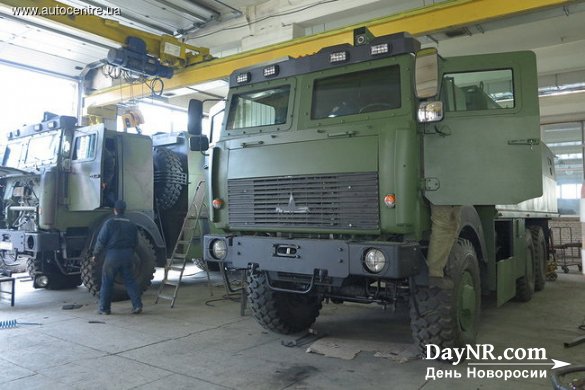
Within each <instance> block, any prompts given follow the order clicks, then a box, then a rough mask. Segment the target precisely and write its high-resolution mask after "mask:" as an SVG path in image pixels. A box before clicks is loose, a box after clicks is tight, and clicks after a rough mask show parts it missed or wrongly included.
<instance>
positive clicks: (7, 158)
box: [2, 142, 23, 168]
mask: <svg viewBox="0 0 585 390" xmlns="http://www.w3.org/2000/svg"><path fill="white" fill-rule="evenodd" d="M22 145H23V143H22V142H15V143H11V144H8V145H6V149H5V151H4V161H3V162H2V166H5V167H10V168H18V164H19V162H20V159H21V155H22V149H23V148H22Z"/></svg>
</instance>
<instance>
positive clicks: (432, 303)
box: [410, 239, 481, 352]
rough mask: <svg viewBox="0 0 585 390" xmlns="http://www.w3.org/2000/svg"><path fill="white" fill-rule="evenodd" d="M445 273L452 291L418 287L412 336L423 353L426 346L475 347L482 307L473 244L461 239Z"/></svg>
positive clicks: (453, 249)
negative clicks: (471, 345)
mask: <svg viewBox="0 0 585 390" xmlns="http://www.w3.org/2000/svg"><path fill="white" fill-rule="evenodd" d="M445 274H446V276H447V277H449V278H450V279H451V280H452V281H453V288H452V289H440V288H438V287H430V288H428V287H423V288H418V290H417V291H416V295H415V297H414V299H415V300H416V305H415V304H411V307H410V326H411V329H412V335H413V337H414V340H415V342H416V343H417V345H418V347H419V349H420V351H421V352H423V351H424V348H425V345H427V344H435V345H438V346H440V347H461V346H464V345H465V344H473V343H474V342H475V337H476V336H477V325H478V322H479V312H480V305H481V288H480V278H479V264H478V261H477V255H476V254H475V249H474V248H473V245H472V244H471V242H469V241H468V240H464V239H459V240H457V242H456V243H455V244H454V245H453V248H451V253H450V254H449V260H448V262H447V266H446V269H445Z"/></svg>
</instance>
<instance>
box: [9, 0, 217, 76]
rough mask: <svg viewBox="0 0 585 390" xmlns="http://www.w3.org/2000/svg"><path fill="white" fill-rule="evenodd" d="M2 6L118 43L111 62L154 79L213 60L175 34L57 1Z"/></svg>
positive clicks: (24, 0)
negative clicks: (141, 27)
mask: <svg viewBox="0 0 585 390" xmlns="http://www.w3.org/2000/svg"><path fill="white" fill-rule="evenodd" d="M0 4H5V5H7V6H10V7H12V9H13V13H15V12H16V10H18V11H19V13H20V15H21V16H34V17H40V18H44V19H47V20H51V21H53V22H57V23H59V24H62V25H64V26H68V27H72V28H75V29H77V30H80V31H83V32H87V33H91V34H94V35H97V36H99V37H102V38H106V39H108V40H111V41H114V42H117V43H119V44H121V45H123V48H122V49H111V50H110V52H109V53H108V61H109V62H111V63H113V64H115V65H124V66H128V67H129V68H130V70H132V67H133V66H134V67H140V66H142V67H143V68H145V70H147V72H145V73H147V74H149V75H151V76H163V77H169V76H172V73H173V69H176V68H182V67H186V66H190V65H193V64H196V63H200V62H202V61H205V60H208V59H210V56H209V50H208V49H207V48H202V47H196V46H193V45H189V44H186V43H184V42H182V41H180V40H179V39H177V38H175V37H174V36H172V35H167V34H163V35H157V34H153V33H149V32H146V31H143V30H139V29H136V28H133V27H129V26H125V25H123V24H121V23H119V22H117V21H115V20H112V19H106V18H102V17H100V16H97V14H96V13H91V12H83V11H84V10H83V9H79V8H75V7H73V6H71V5H68V4H64V3H60V2H58V1H55V0H0ZM94 8H96V7H94ZM15 16H16V14H15ZM154 60H156V62H154Z"/></svg>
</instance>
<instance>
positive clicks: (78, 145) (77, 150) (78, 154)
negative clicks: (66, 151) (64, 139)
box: [71, 134, 96, 160]
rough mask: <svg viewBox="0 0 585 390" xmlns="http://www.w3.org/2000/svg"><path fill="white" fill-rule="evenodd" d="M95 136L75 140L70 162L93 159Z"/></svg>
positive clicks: (80, 137)
mask: <svg viewBox="0 0 585 390" xmlns="http://www.w3.org/2000/svg"><path fill="white" fill-rule="evenodd" d="M95 140H96V135H95V134H88V135H82V136H79V137H77V138H75V146H74V148H73V156H72V158H71V159H72V160H89V159H92V158H94V157H95Z"/></svg>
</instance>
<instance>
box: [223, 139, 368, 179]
mask: <svg viewBox="0 0 585 390" xmlns="http://www.w3.org/2000/svg"><path fill="white" fill-rule="evenodd" d="M228 164H229V168H228V179H237V178H246V177H269V176H283V175H299V174H303V175H310V174H318V173H342V172H375V171H377V170H378V137H376V136H369V137H350V138H340V139H322V140H314V141H307V142H296V143H290V144H280V145H262V146H250V147H246V148H240V149H233V150H230V151H229V162H228Z"/></svg>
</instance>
